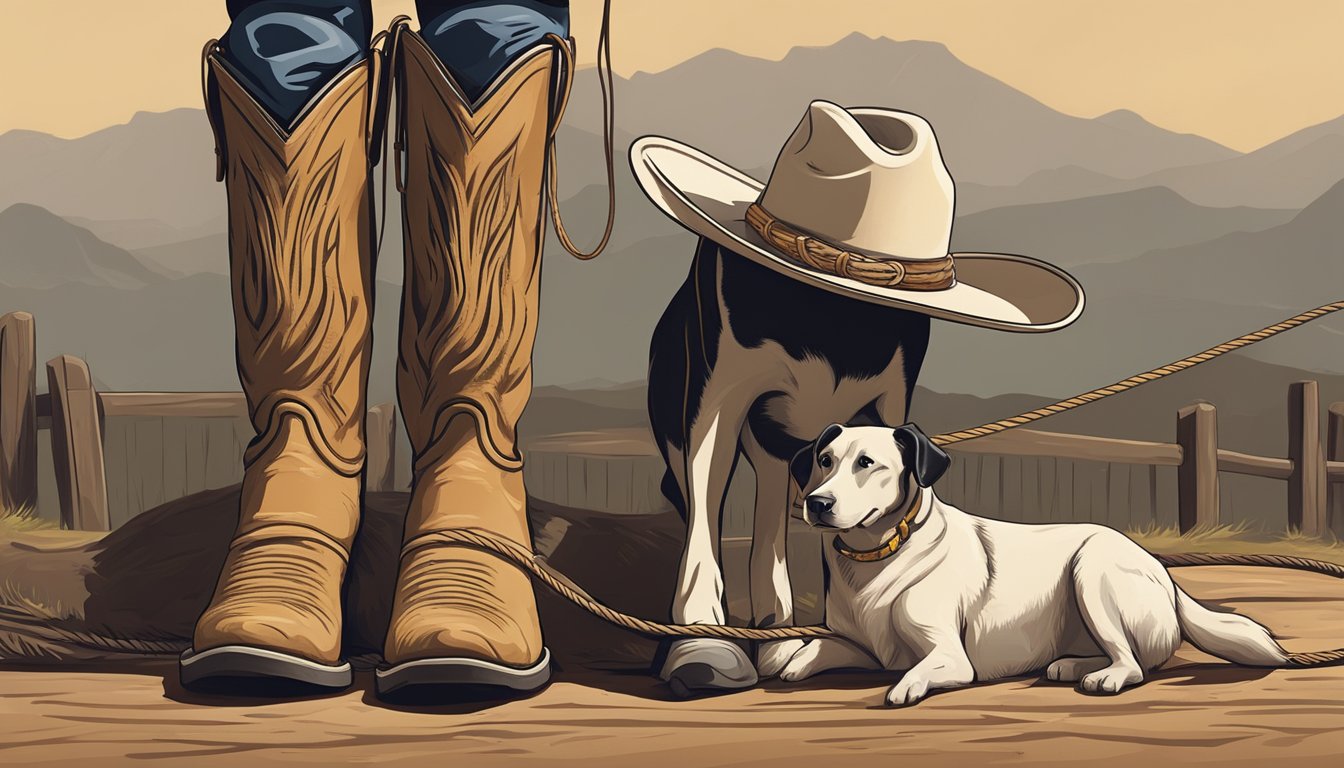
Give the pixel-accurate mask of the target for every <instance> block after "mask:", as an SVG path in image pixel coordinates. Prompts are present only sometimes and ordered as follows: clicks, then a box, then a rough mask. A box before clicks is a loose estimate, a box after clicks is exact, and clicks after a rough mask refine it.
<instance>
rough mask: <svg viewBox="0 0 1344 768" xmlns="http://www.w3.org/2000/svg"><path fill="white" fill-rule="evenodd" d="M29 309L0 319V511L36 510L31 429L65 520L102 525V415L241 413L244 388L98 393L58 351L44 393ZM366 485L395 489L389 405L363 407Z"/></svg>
mask: <svg viewBox="0 0 1344 768" xmlns="http://www.w3.org/2000/svg"><path fill="white" fill-rule="evenodd" d="M35 338H36V334H35V330H34V323H33V318H32V315H29V314H28V313H25V312H12V313H9V314H7V315H3V316H0V510H22V509H36V507H37V487H38V480H37V476H38V472H37V467H38V461H37V459H38V448H37V432H38V431H39V430H50V433H51V448H52V457H51V458H52V468H53V470H54V473H55V475H56V487H57V495H58V496H59V499H60V518H61V524H62V526H64V527H66V528H70V529H74V530H108V529H109V528H110V527H111V520H110V516H109V508H108V496H107V475H106V460H105V452H104V442H105V435H106V429H105V425H106V422H107V419H109V418H122V417H187V418H192V419H240V418H246V417H247V416H248V410H247V399H246V398H245V397H244V396H243V394H242V393H241V392H99V391H98V390H97V388H96V387H95V386H94V383H93V375H92V373H91V372H90V370H89V366H88V365H87V364H86V363H85V362H84V361H83V360H81V359H80V358H78V357H74V356H71V355H60V356H57V357H55V358H53V359H52V360H50V361H49V362H47V364H46V377H47V393H46V394H40V395H39V394H37V393H36V377H37V349H36V344H35ZM365 431H366V441H367V445H368V453H367V459H366V462H365V463H366V470H367V472H366V479H365V486H366V487H367V488H368V489H369V490H371V491H384V490H392V488H393V486H394V482H395V481H394V478H395V468H396V456H397V449H396V446H397V439H396V434H397V416H396V407H395V405H393V404H392V403H383V404H380V405H376V406H374V407H372V408H370V409H369V411H368V414H367V416H366V421H365Z"/></svg>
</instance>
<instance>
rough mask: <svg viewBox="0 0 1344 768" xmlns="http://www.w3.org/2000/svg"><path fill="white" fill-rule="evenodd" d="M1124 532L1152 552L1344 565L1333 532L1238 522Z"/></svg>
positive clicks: (1341, 549)
mask: <svg viewBox="0 0 1344 768" xmlns="http://www.w3.org/2000/svg"><path fill="white" fill-rule="evenodd" d="M1127 535H1128V536H1129V537H1130V538H1131V539H1133V540H1134V541H1136V542H1138V543H1139V545H1140V546H1142V547H1143V548H1144V549H1147V550H1148V551H1149V552H1153V553H1156V554H1179V553H1199V554H1203V553H1226V554H1238V555H1240V554H1255V555H1293V556H1296V557H1306V558H1311V559H1313V560H1324V561H1326V562H1330V563H1337V564H1340V565H1344V543H1341V542H1340V541H1339V539H1337V538H1336V537H1335V536H1334V535H1333V534H1330V535H1327V536H1325V537H1321V538H1318V537H1315V536H1305V535H1303V534H1302V533H1301V532H1300V531H1290V532H1288V533H1277V534H1271V533H1265V532H1263V531H1260V530H1257V529H1253V528H1250V527H1248V526H1246V525H1245V524H1242V523H1238V524H1236V525H1218V526H1212V527H1199V528H1196V529H1194V530H1193V531H1190V532H1189V533H1187V534H1184V535H1182V534H1181V532H1180V531H1179V530H1178V529H1176V528H1175V527H1168V526H1161V527H1159V526H1149V527H1147V528H1142V529H1139V530H1134V531H1128V532H1127Z"/></svg>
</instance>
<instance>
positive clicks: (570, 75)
mask: <svg viewBox="0 0 1344 768" xmlns="http://www.w3.org/2000/svg"><path fill="white" fill-rule="evenodd" d="M547 37H548V38H551V39H553V40H554V41H555V43H556V49H557V50H558V51H559V52H560V57H561V59H562V63H561V72H560V82H559V83H557V85H556V91H557V92H556V103H555V108H554V110H553V115H552V118H551V132H550V136H549V137H548V140H547V142H546V176H547V197H548V199H549V203H550V209H551V223H552V224H554V225H555V235H556V237H558V238H559V239H560V245H562V246H564V249H565V250H566V251H569V254H570V255H571V256H573V257H574V258H576V259H579V260H581V261H588V260H589V259H593V258H596V257H597V255H598V254H600V253H602V251H603V250H604V249H605V248H606V247H607V243H608V242H610V240H611V230H612V228H613V227H614V226H615V225H616V166H615V155H616V153H615V147H614V146H613V144H614V141H615V139H614V134H615V132H616V97H615V89H614V87H613V79H612V74H611V0H603V3H602V29H601V32H599V34H598V37H597V81H598V85H599V86H600V88H601V89H602V151H603V154H604V156H605V159H606V163H607V224H606V227H605V228H604V229H603V231H602V239H601V240H599V241H598V243H597V246H596V247H594V248H593V250H591V251H588V252H586V253H585V252H584V251H582V250H580V249H579V247H578V246H576V245H575V244H574V241H573V240H571V239H570V237H569V233H568V232H566V231H565V224H564V221H562V220H561V217H560V199H559V194H558V189H557V177H558V176H559V171H558V167H557V164H556V160H555V135H556V133H557V132H558V131H559V130H560V120H561V118H563V117H564V114H565V107H566V106H567V105H568V104H569V93H570V89H571V88H572V87H573V85H574V51H573V49H572V48H571V47H570V46H571V43H572V41H570V40H565V39H563V38H561V37H560V36H559V35H556V34H549V35H547Z"/></svg>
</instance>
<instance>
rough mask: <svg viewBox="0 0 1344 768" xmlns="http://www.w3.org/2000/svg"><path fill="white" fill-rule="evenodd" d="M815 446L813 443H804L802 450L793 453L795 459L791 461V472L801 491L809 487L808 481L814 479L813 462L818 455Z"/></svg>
mask: <svg viewBox="0 0 1344 768" xmlns="http://www.w3.org/2000/svg"><path fill="white" fill-rule="evenodd" d="M815 450H816V448H815V446H814V445H813V444H812V443H808V444H807V445H804V446H803V448H802V450H800V451H798V452H797V453H795V454H794V455H793V460H791V461H790V462H789V474H790V475H792V476H793V482H794V483H796V484H797V485H798V491H799V493H801V492H802V491H803V489H805V488H807V481H808V480H811V479H812V462H813V461H814V460H815V458H816V455H815V453H814V451H815Z"/></svg>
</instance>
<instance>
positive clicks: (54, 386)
mask: <svg viewBox="0 0 1344 768" xmlns="http://www.w3.org/2000/svg"><path fill="white" fill-rule="evenodd" d="M47 390H48V391H49V392H50V393H51V455H52V464H53V466H54V468H55V470H56V487H57V489H58V491H59V493H60V498H61V524H62V525H63V526H65V527H66V528H69V529H71V530H75V531H106V530H110V528H111V521H110V519H109V517H108V513H107V475H106V473H105V470H104V467H103V430H102V425H101V424H100V423H99V416H98V392H97V391H96V390H94V388H93V376H92V375H91V374H90V373H89V367H88V366H87V365H85V363H84V361H83V360H81V359H79V358H78V357H73V356H71V355H61V356H60V357H57V358H53V359H52V360H50V361H48V362H47Z"/></svg>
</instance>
